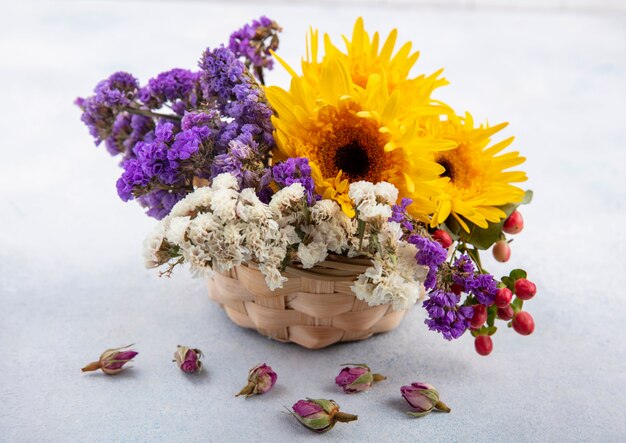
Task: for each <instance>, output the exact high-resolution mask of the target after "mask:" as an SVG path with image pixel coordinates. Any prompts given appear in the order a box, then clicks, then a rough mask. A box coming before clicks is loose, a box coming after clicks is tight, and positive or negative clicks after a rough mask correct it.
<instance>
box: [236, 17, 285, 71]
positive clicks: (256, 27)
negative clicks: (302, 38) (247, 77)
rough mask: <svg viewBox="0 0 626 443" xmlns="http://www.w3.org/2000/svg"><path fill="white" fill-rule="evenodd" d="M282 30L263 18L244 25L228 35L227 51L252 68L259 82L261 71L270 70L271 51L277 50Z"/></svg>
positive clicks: (273, 22) (274, 23) (271, 63)
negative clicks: (279, 34)
mask: <svg viewBox="0 0 626 443" xmlns="http://www.w3.org/2000/svg"><path fill="white" fill-rule="evenodd" d="M280 31H282V28H281V27H280V26H279V25H278V24H277V23H276V22H275V21H274V20H271V19H269V18H267V17H265V16H262V17H260V18H259V19H258V20H253V21H252V23H249V24H246V25H244V26H243V28H241V29H238V30H237V31H235V32H233V33H232V34H231V35H230V39H229V43H228V49H230V50H231V51H232V52H233V53H234V54H235V56H236V57H238V58H242V59H244V62H245V64H246V65H247V66H253V67H254V68H255V71H257V72H258V73H257V75H258V76H259V79H260V80H261V78H262V77H261V76H262V69H263V68H266V69H272V67H273V65H274V61H273V60H272V58H271V51H276V50H277V49H278V33H279V32H280Z"/></svg>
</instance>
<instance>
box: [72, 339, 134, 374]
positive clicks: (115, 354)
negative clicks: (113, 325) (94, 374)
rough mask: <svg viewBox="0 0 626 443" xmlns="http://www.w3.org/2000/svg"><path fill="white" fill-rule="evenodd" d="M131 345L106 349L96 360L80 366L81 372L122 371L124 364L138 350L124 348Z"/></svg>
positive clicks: (110, 372)
mask: <svg viewBox="0 0 626 443" xmlns="http://www.w3.org/2000/svg"><path fill="white" fill-rule="evenodd" d="M131 346H132V345H128V346H124V347H121V348H116V349H107V350H106V351H104V352H103V353H102V355H101V356H100V359H99V360H98V361H94V362H92V363H89V364H88V365H87V366H85V367H84V368H82V369H81V370H82V371H83V372H89V371H96V370H98V369H101V370H102V372H104V373H105V374H109V375H115V374H117V373H119V372H122V370H123V369H124V365H125V364H126V363H128V362H129V361H131V360H132V359H133V358H135V356H136V355H137V354H138V352H135V351H132V350H126V351H124V349H126V348H130V347H131Z"/></svg>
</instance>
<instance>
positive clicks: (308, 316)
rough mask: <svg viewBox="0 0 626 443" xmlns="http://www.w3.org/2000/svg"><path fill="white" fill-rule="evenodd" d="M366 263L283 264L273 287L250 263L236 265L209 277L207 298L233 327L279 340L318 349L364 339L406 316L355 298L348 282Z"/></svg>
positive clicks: (335, 260)
mask: <svg viewBox="0 0 626 443" xmlns="http://www.w3.org/2000/svg"><path fill="white" fill-rule="evenodd" d="M370 265H371V262H370V261H369V260H367V259H346V258H345V257H334V256H330V257H328V259H327V261H324V262H322V263H318V265H316V266H315V267H314V268H312V269H307V270H304V269H301V268H297V267H288V268H287V269H286V270H285V272H284V273H283V275H284V276H285V277H287V278H288V281H287V282H285V283H284V285H283V287H282V288H281V289H276V290H275V291H270V289H269V288H268V287H267V285H266V284H265V280H264V278H263V275H262V274H261V272H260V271H259V270H258V269H256V268H255V267H254V265H253V264H248V265H247V266H238V267H236V268H234V269H232V270H231V271H230V272H228V273H224V274H215V275H214V277H213V278H211V279H210V280H209V298H211V299H212V300H214V301H215V302H217V303H219V305H220V306H222V307H223V308H224V310H225V311H226V314H227V315H228V317H229V318H230V319H231V320H232V321H233V322H234V323H236V324H237V325H239V326H241V327H244V328H251V329H256V330H257V331H258V332H259V334H261V335H264V336H267V337H270V338H273V339H275V340H279V341H282V342H293V343H297V344H299V345H301V346H304V347H305V348H309V349H319V348H324V347H326V346H329V345H332V344H333V343H337V342H343V341H355V340H364V339H366V338H368V337H371V336H372V335H373V334H377V333H379V332H387V331H390V330H392V329H394V328H395V327H397V326H398V325H399V324H400V321H401V320H402V318H403V317H404V315H405V314H406V311H394V310H392V309H391V306H388V305H381V306H369V305H368V304H367V303H366V302H364V301H361V300H358V299H357V298H356V297H355V295H354V293H353V292H352V290H351V289H350V286H351V285H352V284H353V282H354V280H355V278H356V276H358V275H359V274H361V273H363V272H364V271H365V269H366V268H367V267H368V266H370Z"/></svg>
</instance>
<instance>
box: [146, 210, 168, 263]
mask: <svg viewBox="0 0 626 443" xmlns="http://www.w3.org/2000/svg"><path fill="white" fill-rule="evenodd" d="M168 223H169V218H168V217H165V218H164V219H163V220H161V221H160V222H159V223H158V224H157V225H156V227H155V228H154V229H153V230H152V232H151V233H150V234H149V235H148V236H147V237H146V238H145V240H144V241H143V258H144V264H145V266H146V268H148V269H150V268H156V267H157V266H160V265H162V264H163V263H164V262H163V259H162V257H161V256H160V254H159V251H160V249H161V245H162V244H163V239H165V231H166V229H167V224H168Z"/></svg>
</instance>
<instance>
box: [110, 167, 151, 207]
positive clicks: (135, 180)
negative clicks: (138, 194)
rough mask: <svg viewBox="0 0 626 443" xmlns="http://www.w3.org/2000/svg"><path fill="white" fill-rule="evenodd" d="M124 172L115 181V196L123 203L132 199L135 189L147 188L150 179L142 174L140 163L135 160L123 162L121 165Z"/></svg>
mask: <svg viewBox="0 0 626 443" xmlns="http://www.w3.org/2000/svg"><path fill="white" fill-rule="evenodd" d="M122 168H123V169H124V172H122V175H121V177H120V178H118V179H117V182H116V184H115V185H116V187H117V195H119V196H120V198H121V199H122V200H123V201H125V202H126V201H128V200H131V199H132V198H133V191H134V190H135V188H141V187H144V186H147V185H148V184H149V183H150V179H149V178H148V177H147V176H146V174H145V173H144V172H143V168H142V167H141V163H140V162H139V160H137V159H136V158H131V159H128V160H125V161H124V162H123V163H122Z"/></svg>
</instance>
